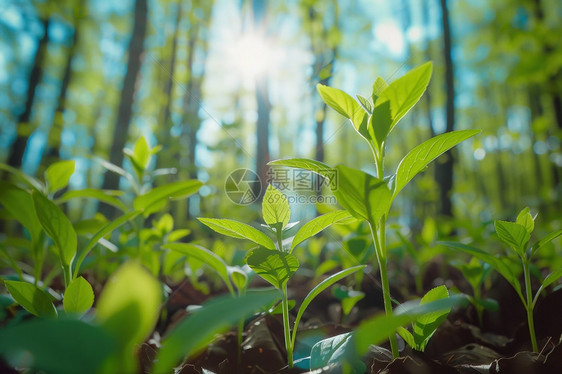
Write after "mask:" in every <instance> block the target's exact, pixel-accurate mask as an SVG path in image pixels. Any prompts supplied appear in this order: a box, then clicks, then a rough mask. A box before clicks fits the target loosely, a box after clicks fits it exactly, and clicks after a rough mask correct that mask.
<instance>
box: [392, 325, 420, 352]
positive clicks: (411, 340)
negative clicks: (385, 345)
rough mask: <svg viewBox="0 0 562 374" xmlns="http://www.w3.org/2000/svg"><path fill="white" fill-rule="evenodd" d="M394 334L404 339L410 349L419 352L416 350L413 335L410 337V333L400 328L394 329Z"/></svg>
mask: <svg viewBox="0 0 562 374" xmlns="http://www.w3.org/2000/svg"><path fill="white" fill-rule="evenodd" d="M396 332H397V333H398V335H400V336H401V337H402V339H404V341H405V342H406V344H408V345H409V346H410V347H411V348H412V349H416V350H419V349H417V344H416V339H414V335H412V333H411V332H410V331H408V330H406V329H405V328H404V327H402V326H400V327H398V328H397V329H396Z"/></svg>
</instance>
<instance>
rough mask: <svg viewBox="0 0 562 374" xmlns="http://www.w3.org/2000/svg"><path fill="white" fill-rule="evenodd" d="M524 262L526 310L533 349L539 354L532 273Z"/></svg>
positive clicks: (526, 262) (525, 261)
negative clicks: (534, 317) (534, 315)
mask: <svg viewBox="0 0 562 374" xmlns="http://www.w3.org/2000/svg"><path fill="white" fill-rule="evenodd" d="M522 262H523V273H524V276H525V296H526V297H527V302H526V303H525V309H526V310H527V323H528V325H529V335H530V337H531V345H532V347H533V352H538V351H539V347H538V345H537V337H536V335H535V321H534V319H533V309H534V308H533V307H534V304H533V295H532V290H531V271H530V269H529V262H528V261H527V260H525V259H522Z"/></svg>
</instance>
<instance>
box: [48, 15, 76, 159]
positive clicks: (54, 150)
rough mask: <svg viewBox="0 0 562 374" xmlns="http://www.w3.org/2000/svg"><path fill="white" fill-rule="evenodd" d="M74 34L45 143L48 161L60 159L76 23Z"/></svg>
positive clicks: (74, 47)
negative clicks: (63, 116)
mask: <svg viewBox="0 0 562 374" xmlns="http://www.w3.org/2000/svg"><path fill="white" fill-rule="evenodd" d="M74 25H75V26H74V34H73V35H72V44H71V45H70V48H69V50H68V56H67V59H66V64H65V68H64V73H63V77H62V82H61V89H60V93H59V99H58V104H57V109H56V110H55V116H54V118H53V124H52V126H51V130H50V131H49V137H48V141H47V147H48V150H47V152H46V154H47V157H48V159H49V160H48V161H53V162H54V161H56V160H57V159H58V158H59V157H60V146H61V133H62V130H63V125H64V121H63V118H62V115H63V113H64V110H65V106H66V94H67V91H68V86H69V85H70V81H71V79H72V60H73V58H74V56H75V55H76V49H77V48H76V47H77V45H78V34H79V32H78V21H75V22H74Z"/></svg>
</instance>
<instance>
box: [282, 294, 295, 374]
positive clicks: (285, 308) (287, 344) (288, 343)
mask: <svg viewBox="0 0 562 374" xmlns="http://www.w3.org/2000/svg"><path fill="white" fill-rule="evenodd" d="M281 309H283V332H284V335H285V348H286V349H287V362H288V364H289V369H291V368H292V367H293V344H292V343H291V332H290V327H289V300H288V299H287V284H285V285H284V286H283V299H282V301H281Z"/></svg>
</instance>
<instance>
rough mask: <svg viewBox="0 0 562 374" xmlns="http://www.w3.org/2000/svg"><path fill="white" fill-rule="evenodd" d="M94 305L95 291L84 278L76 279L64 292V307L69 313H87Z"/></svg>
mask: <svg viewBox="0 0 562 374" xmlns="http://www.w3.org/2000/svg"><path fill="white" fill-rule="evenodd" d="M92 305H94V290H93V289H92V286H91V285H90V283H88V281H87V280H86V279H84V278H82V277H78V278H76V279H74V280H73V281H72V282H71V283H70V284H69V285H68V287H67V288H66V291H65V292H64V299H63V306H64V310H65V311H66V312H67V313H76V314H82V313H86V312H87V311H88V309H90V308H91V307H92Z"/></svg>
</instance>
